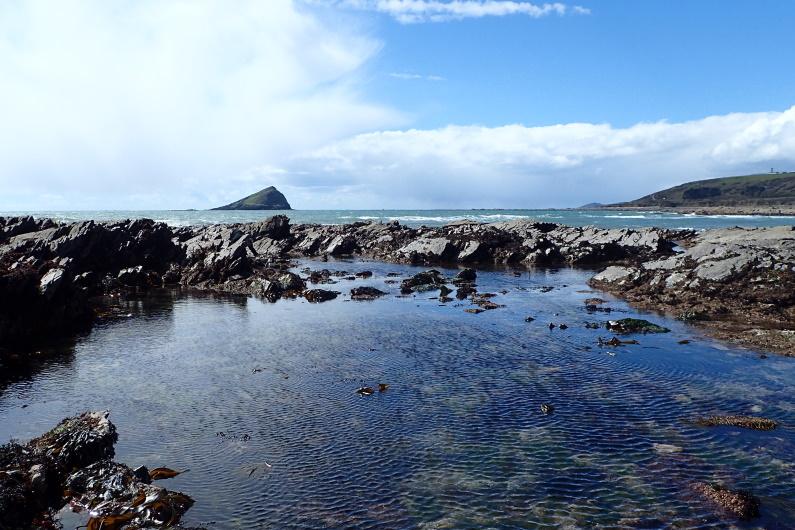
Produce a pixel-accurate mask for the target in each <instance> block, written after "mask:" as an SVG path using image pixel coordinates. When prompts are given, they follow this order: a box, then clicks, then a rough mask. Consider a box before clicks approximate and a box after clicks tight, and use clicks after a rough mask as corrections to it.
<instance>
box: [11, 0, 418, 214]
mask: <svg viewBox="0 0 795 530" xmlns="http://www.w3.org/2000/svg"><path fill="white" fill-rule="evenodd" d="M380 46H381V44H380V43H379V42H378V41H377V40H374V39H373V38H371V37H367V36H362V35H361V34H358V33H355V32H354V31H351V30H348V29H346V25H344V24H335V23H333V21H324V20H320V19H319V18H318V17H317V15H316V14H313V12H312V11H311V10H309V9H307V8H306V7H305V6H301V5H300V4H295V3H294V2H292V1H290V0H268V1H267V2H262V1H259V0H241V1H239V2H235V4H234V6H230V4H229V3H228V2H223V1H220V0H195V1H194V0H191V1H188V0H174V1H169V2H161V1H159V0H140V1H136V2H126V1H108V0H82V1H77V2H50V1H46V0H30V1H26V2H0V65H2V68H0V117H1V118H0V119H2V122H3V126H2V127H0V191H1V192H0V209H3V210H11V209H26V208H37V209H43V208H59V209H68V208H71V207H84V208H141V207H167V208H168V207H189V206H197V205H198V206H204V205H207V204H208V203H209V204H221V203H224V202H227V201H228V200H232V199H236V198H238V197H239V196H240V195H241V194H244V192H245V193H249V192H250V191H251V189H250V188H251V186H252V182H251V179H252V178H255V177H254V176H253V175H254V170H252V169H251V168H257V167H259V166H262V165H263V164H269V165H271V166H274V167H279V166H281V165H283V164H284V163H285V162H286V161H287V160H289V159H290V158H292V157H294V156H296V155H297V154H299V153H302V152H306V151H307V150H311V149H313V148H316V147H319V146H321V145H325V144H327V143H329V142H331V141H333V140H336V139H339V138H341V137H346V136H350V135H352V134H356V133H358V132H362V131H367V130H374V129H381V128H386V127H396V126H400V125H401V124H403V123H404V119H403V117H402V116H401V114H400V113H399V112H396V111H394V110H392V109H390V108H387V107H385V106H382V105H379V104H374V103H372V102H370V101H368V100H367V99H366V98H364V97H363V96H362V95H361V94H360V90H359V86H360V83H359V82H358V81H357V77H358V76H359V75H360V72H361V70H362V66H363V65H365V64H366V63H367V61H368V60H369V59H370V58H371V57H373V56H374V55H375V54H376V53H378V51H379V49H380ZM254 186H255V187H256V185H254Z"/></svg>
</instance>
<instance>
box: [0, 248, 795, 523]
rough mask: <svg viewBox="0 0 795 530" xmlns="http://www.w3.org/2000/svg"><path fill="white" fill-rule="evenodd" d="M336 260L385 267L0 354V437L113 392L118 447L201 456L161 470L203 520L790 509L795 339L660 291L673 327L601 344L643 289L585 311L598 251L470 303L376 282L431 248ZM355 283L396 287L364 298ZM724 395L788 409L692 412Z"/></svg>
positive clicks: (513, 279) (145, 460)
mask: <svg viewBox="0 0 795 530" xmlns="http://www.w3.org/2000/svg"><path fill="white" fill-rule="evenodd" d="M321 266H323V267H328V268H335V267H336V268H345V269H346V270H348V271H351V272H353V271H357V270H363V269H369V270H373V271H375V276H374V277H373V278H371V279H368V280H356V281H341V282H340V283H338V284H336V285H332V286H324V287H326V288H331V289H337V290H339V291H342V292H343V293H344V294H345V296H342V297H340V298H338V299H337V300H335V301H331V302H326V303H323V304H318V305H314V304H309V303H307V302H305V301H303V300H302V299H298V300H293V301H284V300H282V301H279V302H277V303H275V304H269V303H267V302H263V301H260V300H257V299H253V298H248V299H246V298H227V297H218V296H207V295H180V296H177V295H176V294H174V295H172V294H161V295H158V296H157V297H152V298H149V299H147V300H145V301H142V302H139V303H130V311H131V313H132V314H133V316H132V317H131V318H128V319H126V320H123V321H120V322H114V323H107V324H104V325H102V326H100V327H98V328H96V329H95V330H94V331H93V332H92V333H90V334H89V335H88V336H86V337H83V338H80V339H79V340H78V341H77V342H76V344H75V345H74V347H73V348H68V349H64V351H63V352H62V354H61V356H59V357H56V358H54V359H52V360H50V361H47V362H45V363H43V364H42V365H41V366H39V367H37V368H36V369H34V370H32V371H30V372H28V373H24V374H12V373H9V372H8V371H7V370H5V369H4V374H3V375H0V442H2V441H6V440H8V439H9V438H12V437H13V438H19V439H27V438H30V437H32V436H34V435H37V434H39V433H41V432H43V431H46V430H48V429H49V428H51V427H52V426H53V425H55V424H56V423H57V422H58V421H59V420H60V419H61V418H63V417H65V416H68V415H72V414H75V413H76V412H79V411H82V410H88V409H92V410H93V409H110V410H111V411H112V415H111V419H112V420H113V421H114V423H115V424H116V425H117V427H118V429H119V434H120V436H119V442H118V444H117V450H116V458H117V460H119V461H121V462H124V463H127V464H129V465H131V466H138V465H142V464H145V465H147V466H149V467H150V468H151V467H156V466H168V467H172V468H176V469H189V470H190V471H188V472H187V473H184V474H183V475H181V476H179V477H177V478H175V479H171V480H168V481H164V482H162V483H161V484H162V485H164V486H167V487H169V488H172V489H177V490H180V491H183V492H185V493H188V494H189V495H191V496H192V497H194V498H195V500H196V504H195V506H194V507H193V508H192V509H191V510H190V511H189V512H188V514H187V517H186V519H185V522H186V523H187V524H207V525H210V524H211V523H214V524H212V525H211V526H209V527H210V528H219V529H226V528H240V529H251V528H272V529H286V528H302V529H320V528H334V529H410V528H454V529H465V528H500V529H503V528H505V529H508V528H561V527H569V528H593V527H603V528H638V527H641V528H671V527H676V528H729V527H731V525H733V524H736V525H737V526H738V527H741V528H756V527H764V528H792V521H794V520H795V474H793V457H795V432H793V429H792V425H793V422H794V421H795V393H794V392H793V390H792V381H795V361H793V359H787V358H783V357H776V356H772V355H771V356H770V357H768V358H767V359H760V357H759V355H758V353H754V352H749V351H745V350H741V349H737V348H727V347H725V346H720V345H718V344H717V343H715V342H713V341H711V340H709V339H707V338H705V337H702V336H700V335H699V334H698V332H696V331H695V330H694V329H692V328H689V327H688V326H686V325H685V324H683V323H680V322H677V321H675V320H671V319H667V318H665V317H662V316H659V315H650V314H640V316H644V317H646V318H649V319H651V320H653V321H654V322H657V323H659V324H663V325H665V326H667V327H670V328H671V329H672V330H673V331H672V333H669V334H665V335H646V336H638V337H636V338H637V339H638V340H639V341H640V344H639V345H633V346H624V347H617V348H601V347H599V346H598V345H597V339H598V337H600V336H601V337H604V338H609V337H610V335H609V334H608V333H606V332H605V330H604V329H598V330H592V329H586V328H585V327H584V324H585V322H594V321H599V322H604V321H605V320H606V319H607V318H610V317H613V318H615V317H617V316H618V317H623V316H638V315H639V313H637V312H635V311H633V310H630V309H629V308H628V307H627V306H626V305H625V304H623V303H621V302H619V301H617V300H614V299H610V303H609V305H610V307H612V308H614V312H613V313H612V314H611V315H609V316H608V315H606V314H603V313H596V314H588V313H587V312H586V311H585V309H584V305H583V300H584V299H585V298H587V297H589V296H594V294H593V293H587V292H583V291H586V290H587V287H586V285H585V281H586V280H587V278H588V277H589V273H588V272H587V271H577V270H570V269H563V270H558V271H555V270H549V271H537V272H532V273H527V272H525V273H523V274H522V275H521V276H519V277H517V276H514V274H513V273H512V272H510V271H494V272H489V273H480V275H479V278H478V284H479V290H480V291H481V292H487V291H490V292H495V293H500V291H503V290H505V291H507V292H506V293H505V294H499V295H498V296H497V297H495V298H494V299H493V300H495V301H497V302H499V303H501V304H505V306H506V307H504V308H501V309H496V310H492V311H488V312H485V313H482V314H478V315H473V314H469V313H465V312H464V309H465V308H467V307H470V305H469V303H468V302H466V303H464V304H463V305H461V304H460V303H458V302H452V303H448V304H446V305H439V302H438V300H433V299H430V297H432V296H434V295H435V293H422V294H418V295H416V296H415V297H408V298H400V297H397V296H396V295H397V294H398V287H397V285H396V284H386V283H385V282H384V280H386V279H387V276H386V274H387V273H388V272H399V273H400V274H401V275H403V276H407V275H409V274H413V273H415V272H416V271H417V269H412V268H410V267H405V266H399V265H387V264H378V263H362V262H357V263H324V264H315V265H314V268H320V267H321ZM452 272H453V271H448V273H452ZM355 285H373V286H376V287H379V288H382V289H385V290H388V291H389V295H388V296H386V297H384V298H382V299H379V300H376V301H373V302H355V301H349V300H348V296H347V294H348V292H349V290H350V288H351V287H352V286H355ZM542 286H553V287H554V289H552V290H551V291H549V292H543V291H542V290H541V289H540V287H542ZM600 296H602V297H604V298H609V297H607V296H605V295H600ZM526 316H533V317H535V318H536V320H535V321H534V322H530V323H528V322H525V317H526ZM550 322H553V323H566V324H567V325H568V326H569V328H568V329H566V330H561V329H559V328H556V329H553V330H550V329H549V328H548V324H549V323H550ZM685 338H687V339H692V340H693V342H691V343H690V344H686V345H683V344H678V341H680V340H682V339H685ZM378 383H388V384H389V389H388V390H387V391H386V392H384V393H378V392H377V391H376V393H375V394H374V395H372V396H369V397H361V396H359V395H357V394H356V393H355V390H356V389H357V388H359V387H360V386H363V385H367V386H377V385H378ZM542 403H551V404H553V405H554V406H555V412H554V413H553V414H552V415H549V416H545V415H543V414H542V413H541V411H540V408H539V407H540V405H541V404H542ZM23 407H24V408H23ZM727 413H731V414H743V413H744V414H749V413H756V414H759V415H763V416H766V417H770V418H774V419H776V420H779V421H780V422H781V423H782V426H781V427H779V429H777V430H775V431H772V432H755V431H743V430H738V429H734V428H716V429H707V428H700V427H696V426H694V425H693V424H691V423H689V420H691V419H692V418H694V417H697V416H700V415H709V414H727ZM218 433H224V434H223V435H221V434H218ZM655 444H668V445H673V446H676V447H678V448H681V452H677V453H664V452H660V451H659V450H658V449H655ZM695 480H702V481H708V482H713V481H720V482H723V483H725V484H727V485H730V486H732V487H740V488H747V489H749V490H751V491H753V492H754V493H755V494H756V495H758V496H759V497H760V498H761V500H762V513H763V515H764V518H763V519H761V520H757V521H754V522H752V523H738V522H735V521H732V519H731V518H727V517H725V516H722V515H716V512H715V510H714V508H713V507H712V506H710V505H709V504H708V503H706V502H704V501H703V500H701V499H700V498H699V497H698V496H697V495H695V494H694V493H693V491H692V490H691V488H690V484H691V483H692V482H693V481H695ZM71 527H74V524H73V525H72V526H71Z"/></svg>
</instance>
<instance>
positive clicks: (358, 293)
mask: <svg viewBox="0 0 795 530" xmlns="http://www.w3.org/2000/svg"><path fill="white" fill-rule="evenodd" d="M385 294H386V293H385V292H384V291H381V290H379V289H376V288H375V287H354V288H353V289H351V300H375V299H376V298H378V297H379V296H384V295H385Z"/></svg>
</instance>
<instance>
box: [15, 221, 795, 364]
mask: <svg viewBox="0 0 795 530" xmlns="http://www.w3.org/2000/svg"><path fill="white" fill-rule="evenodd" d="M793 236H795V231H793V230H792V228H790V227H780V228H775V229H758V230H742V229H737V230H710V231H705V232H702V233H700V234H696V233H695V232H693V231H689V230H679V231H670V230H663V229H656V228H645V229H638V230H635V229H627V228H624V229H603V228H595V227H570V226H565V225H558V224H555V223H541V222H534V221H531V220H517V221H509V222H502V223H493V224H482V223H474V222H467V221H461V222H456V223H452V224H449V225H446V226H441V227H433V228H430V227H419V228H412V227H407V226H403V225H400V224H399V223H397V222H391V223H353V224H347V225H314V224H304V225H291V224H290V222H289V219H288V218H287V217H285V216H274V217H272V218H270V219H267V220H264V221H261V222H257V223H247V224H229V225H211V226H204V227H182V228H171V227H169V226H166V225H165V224H162V223H156V222H154V221H151V220H146V219H141V220H135V221H125V222H115V223H96V222H92V221H87V222H80V223H69V224H60V223H56V222H54V221H51V220H36V219H33V218H30V217H22V218H0V347H2V346H3V345H10V344H17V345H20V344H25V345H30V344H31V342H32V341H33V339H34V338H37V339H41V338H47V337H55V336H63V335H68V334H69V333H74V332H75V331H78V330H80V329H85V328H86V327H88V326H90V324H91V322H92V320H93V315H94V307H96V304H97V297H99V296H101V295H104V294H108V293H113V292H124V291H130V290H133V291H140V290H145V289H149V288H152V287H159V286H181V287H184V288H192V289H203V290H216V291H223V292H228V293H238V294H246V295H255V296H261V297H263V298H266V299H268V300H271V301H275V300H277V299H279V298H283V297H288V298H293V297H299V296H304V297H306V298H307V299H309V300H310V301H314V302H318V301H322V300H324V299H325V300H327V299H330V297H331V294H330V292H328V291H318V290H316V289H307V282H308V283H311V284H318V283H334V282H335V280H334V279H333V278H332V276H333V275H332V274H331V273H329V272H328V271H310V272H309V274H308V275H307V276H304V277H302V276H299V275H298V274H296V273H295V272H293V271H292V270H291V265H292V262H291V260H292V259H294V258H305V257H309V258H316V259H320V260H325V259H329V258H330V257H348V256H349V257H361V258H367V259H376V260H381V261H389V262H397V263H410V264H423V265H436V264H451V265H459V266H462V265H463V266H475V267H476V266H481V267H483V266H493V265H504V266H512V267H533V266H582V267H603V268H604V267H605V266H607V268H605V269H604V270H603V271H602V272H600V273H599V274H597V275H596V276H595V277H594V279H593V284H594V285H595V286H597V287H600V288H604V289H606V290H609V291H612V292H615V293H617V294H620V295H621V296H625V297H627V298H629V300H630V301H633V302H636V303H642V304H644V305H647V306H652V307H662V308H664V309H669V310H675V311H677V312H678V313H680V314H681V315H682V318H683V319H687V320H696V319H699V318H707V319H711V320H713V321H716V320H717V319H720V320H721V321H723V320H725V319H723V317H724V316H726V315H730V316H731V315H733V314H738V315H739V314H742V315H743V316H744V317H748V318H750V320H751V321H753V323H757V322H761V321H762V320H763V319H764V320H765V321H767V322H768V323H769V324H768V325H767V327H766V328H764V329H762V328H758V329H757V328H754V330H755V331H754V332H753V334H754V335H755V337H756V338H753V337H752V340H748V341H745V342H747V343H750V344H756V345H760V346H762V347H765V348H769V349H773V350H776V351H782V352H785V351H784V350H785V349H786V348H785V347H784V346H786V344H785V343H783V342H782V340H784V339H783V338H787V337H789V340H790V341H792V340H795V336H793V335H795V334H793V333H792V332H791V331H790V328H791V327H792V323H793V321H795V309H793V307H794V306H795V294H793V293H795V289H793V286H795V269H794V268H793V267H795V238H794V237H793ZM677 244H681V245H683V246H684V247H685V248H684V251H682V252H676V251H675V249H676V248H677ZM423 274H425V276H422V277H416V278H412V279H410V280H407V281H405V282H403V284H402V286H401V290H402V291H403V292H404V293H412V292H421V291H425V290H439V291H440V295H441V297H443V298H446V297H447V295H448V294H449V293H450V292H451V291H450V290H449V288H447V287H446V286H444V283H445V282H443V281H442V280H441V277H436V278H435V277H433V273H432V271H431V272H428V273H423ZM426 276H427V277H426ZM475 277H476V275H475V274H474V270H472V271H471V272H470V271H467V272H463V273H462V275H460V277H459V278H456V280H455V281H454V282H453V283H454V284H455V286H456V287H457V291H456V292H455V296H456V298H458V299H463V298H466V297H468V296H471V295H473V294H474V293H475V289H474V284H473V282H474V279H475ZM729 300H730V301H731V302H732V303H731V304H728V303H727V301H729ZM488 306H489V304H487V303H486V301H484V307H485V308H488ZM749 315H750V316H749ZM770 323H772V325H771V324H770ZM716 327H720V326H716ZM788 333H789V335H788ZM760 337H761V338H760ZM770 337H773V338H772V339H770ZM782 337H783V338H782ZM782 344H784V346H782ZM785 353H786V352H785Z"/></svg>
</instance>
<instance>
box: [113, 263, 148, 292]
mask: <svg viewBox="0 0 795 530" xmlns="http://www.w3.org/2000/svg"><path fill="white" fill-rule="evenodd" d="M143 269H144V268H143V267H142V266H141V265H138V266H137V267H130V268H128V269H122V270H120V271H119V274H118V275H117V276H116V279H117V280H118V282H119V283H120V284H121V285H124V286H126V287H144V286H146V285H147V283H148V282H147V275H146V273H145V272H144V270H143Z"/></svg>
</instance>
